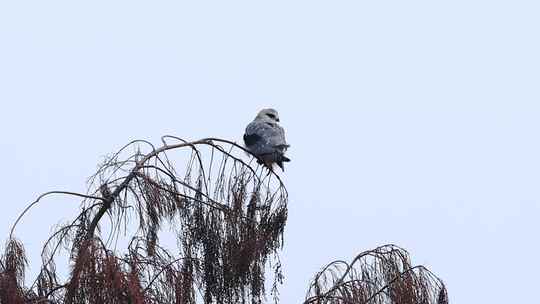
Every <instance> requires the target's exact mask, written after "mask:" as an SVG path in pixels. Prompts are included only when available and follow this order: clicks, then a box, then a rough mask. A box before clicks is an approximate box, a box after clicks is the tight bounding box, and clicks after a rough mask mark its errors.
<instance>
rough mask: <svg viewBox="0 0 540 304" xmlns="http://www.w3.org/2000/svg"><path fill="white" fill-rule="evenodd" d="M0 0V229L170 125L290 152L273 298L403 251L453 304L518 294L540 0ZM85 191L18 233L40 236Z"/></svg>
mask: <svg viewBox="0 0 540 304" xmlns="http://www.w3.org/2000/svg"><path fill="white" fill-rule="evenodd" d="M179 2H180V1H144V2H143V1H86V2H82V1H5V0H4V1H0V104H1V110H0V111H1V112H0V113H1V119H0V130H1V135H2V140H1V141H0V145H1V146H0V159H1V160H2V162H3V164H2V171H1V173H0V189H1V197H2V203H1V204H2V206H3V208H2V212H1V213H0V223H2V225H0V236H1V237H3V238H7V234H8V230H9V226H10V224H11V223H12V222H13V221H14V220H15V218H16V216H17V215H18V213H19V212H20V211H21V210H22V209H23V208H24V206H25V205H26V204H28V203H29V202H31V201H32V200H33V199H34V198H36V197H37V195H38V194H40V193H41V192H45V191H48V190H53V189H54V190H59V189H63V190H72V191H84V190H85V182H86V179H87V178H88V177H89V176H90V175H92V173H93V172H94V171H95V169H96V166H97V164H98V163H99V162H101V161H102V160H103V156H104V155H107V154H109V153H111V152H113V151H115V150H117V149H118V148H120V147H121V146H122V145H123V144H125V143H127V142H129V141H130V140H132V139H136V138H142V139H148V140H151V141H153V142H155V143H158V141H159V137H160V136H161V135H163V134H174V135H177V136H180V137H184V138H190V139H199V138H202V137H208V136H216V137H223V138H228V139H232V140H236V141H238V142H239V141H240V140H241V136H242V134H243V130H244V127H245V125H246V124H247V123H248V122H249V121H251V120H252V119H253V117H254V116H255V114H256V112H257V111H258V110H259V109H261V108H263V107H267V106H272V107H274V108H276V109H277V110H278V111H279V113H280V116H281V121H282V125H283V126H284V127H285V128H286V131H287V138H288V141H289V142H290V144H291V146H292V147H291V149H290V153H289V154H290V158H291V159H292V162H291V163H289V164H287V165H288V166H287V167H286V172H285V174H284V179H285V183H286V185H287V188H288V190H289V194H290V201H289V221H288V223H287V227H286V233H285V240H286V242H285V247H284V250H283V252H282V255H283V261H282V262H283V264H284V271H285V276H286V278H285V283H284V285H283V287H282V288H281V292H282V303H300V302H301V300H302V299H303V297H304V295H305V291H306V289H307V284H308V282H309V280H310V279H311V277H312V276H313V274H314V273H315V272H316V271H318V270H319V268H320V267H321V266H323V265H324V264H326V263H328V262H330V261H331V260H333V259H338V258H339V259H346V260H349V259H352V258H353V256H354V255H355V254H357V253H359V252H361V251H363V250H368V249H371V248H374V247H376V246H378V245H382V244H385V243H395V244H397V245H400V246H402V247H404V248H406V249H407V250H409V252H410V253H411V255H412V259H413V263H415V264H424V265H426V266H428V267H429V268H430V269H431V270H432V271H433V272H435V273H436V274H437V275H439V276H440V277H441V278H442V279H443V280H444V281H445V283H446V284H447V287H448V290H449V295H450V300H451V302H453V303H530V302H531V301H532V300H531V298H533V297H537V289H538V286H537V285H538V273H540V261H539V260H538V252H539V250H540V245H539V243H538V233H539V228H540V222H539V221H538V217H539V214H540V160H539V157H540V143H539V140H538V132H539V130H540V119H539V115H540V103H539V101H540V92H539V90H540V86H539V83H540V59H539V58H540V56H539V54H540V46H539V43H540V42H539V39H538V38H539V37H538V30H539V29H540V18H539V17H538V16H539V15H540V6H539V4H538V2H537V1H494V0H490V1H471V0H467V1H460V0H455V1H369V2H364V3H361V2H360V1H313V0H311V1H265V2H263V1H217V2H210V1H191V3H195V2H196V3H197V4H185V3H184V4H180V3H179ZM77 207H78V206H77V202H76V201H69V200H62V199H49V200H47V201H45V202H44V203H43V204H42V205H41V207H40V208H38V209H35V210H34V211H33V212H32V213H30V214H29V216H28V217H27V218H25V220H24V222H23V223H22V225H21V226H20V228H19V229H18V230H17V236H18V237H19V238H21V239H22V240H23V241H24V243H25V245H26V246H27V250H28V251H29V252H30V253H29V256H30V261H31V262H32V264H31V265H32V267H33V268H34V269H35V268H36V267H38V264H37V257H38V255H39V248H40V247H39V245H40V244H41V242H42V241H43V239H44V238H45V236H46V235H47V234H48V233H49V231H50V230H51V229H52V225H54V224H56V223H58V222H59V221H60V220H62V219H64V220H67V219H69V217H70V216H72V215H73V213H74V212H75V211H76V210H77Z"/></svg>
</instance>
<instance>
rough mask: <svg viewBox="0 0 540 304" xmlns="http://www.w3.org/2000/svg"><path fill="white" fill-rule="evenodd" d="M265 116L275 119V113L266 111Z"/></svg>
mask: <svg viewBox="0 0 540 304" xmlns="http://www.w3.org/2000/svg"><path fill="white" fill-rule="evenodd" d="M266 116H268V117H270V118H272V119H276V115H274V114H272V113H267V114H266Z"/></svg>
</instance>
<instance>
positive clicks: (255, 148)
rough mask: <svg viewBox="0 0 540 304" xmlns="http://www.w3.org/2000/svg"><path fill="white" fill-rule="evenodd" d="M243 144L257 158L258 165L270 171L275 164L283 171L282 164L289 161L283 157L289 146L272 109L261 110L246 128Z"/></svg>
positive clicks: (277, 117)
mask: <svg viewBox="0 0 540 304" xmlns="http://www.w3.org/2000/svg"><path fill="white" fill-rule="evenodd" d="M244 143H245V145H246V148H247V150H248V151H250V152H251V153H253V154H254V155H255V156H256V157H257V158H258V163H259V164H260V163H262V164H264V165H265V166H266V167H268V168H269V169H272V165H273V164H277V165H278V166H279V167H280V168H281V170H283V171H284V168H283V163H284V162H288V161H291V160H290V159H289V158H288V157H286V156H285V151H287V148H288V147H289V145H288V144H287V142H286V141H285V131H284V130H283V128H282V127H281V126H280V125H279V116H278V113H277V111H276V110H274V109H263V110H261V111H260V112H259V114H257V116H256V117H255V119H254V120H253V121H252V122H251V123H250V124H249V125H247V127H246V132H245V134H244Z"/></svg>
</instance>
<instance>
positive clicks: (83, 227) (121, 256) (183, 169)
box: [0, 136, 287, 304]
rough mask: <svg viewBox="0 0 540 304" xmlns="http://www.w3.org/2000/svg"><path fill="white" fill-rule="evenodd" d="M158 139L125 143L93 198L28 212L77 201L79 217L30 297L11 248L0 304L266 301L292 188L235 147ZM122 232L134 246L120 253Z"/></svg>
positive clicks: (96, 180)
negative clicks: (64, 265)
mask: <svg viewBox="0 0 540 304" xmlns="http://www.w3.org/2000/svg"><path fill="white" fill-rule="evenodd" d="M162 141H163V146H162V147H160V148H155V147H154V146H152V145H151V144H150V143H148V142H146V141H134V142H131V143H130V144H128V145H126V146H125V147H123V148H122V149H121V150H120V151H119V152H118V153H116V154H114V155H112V156H111V157H109V158H108V159H107V160H106V161H105V162H104V163H103V164H102V165H101V166H100V167H99V168H98V170H97V173H96V174H95V175H94V176H92V177H91V178H90V180H89V190H88V193H86V194H79V193H71V192H63V191H53V192H49V193H46V194H44V195H42V196H41V197H39V198H38V200H37V201H36V202H34V203H33V204H31V205H30V206H29V208H27V209H26V210H25V211H24V212H23V215H24V214H25V213H26V212H27V211H28V210H29V209H30V207H33V206H34V205H36V204H37V202H39V201H40V200H41V199H42V198H43V197H45V196H49V195H53V194H62V195H71V196H76V197H82V198H83V201H82V203H81V211H80V213H79V215H78V216H77V217H76V218H75V219H74V220H73V221H72V222H71V223H70V224H68V225H64V226H61V227H59V229H58V230H57V231H56V232H55V233H54V234H53V235H52V236H51V237H50V238H49V239H48V240H47V242H46V244H45V246H44V248H43V252H42V267H41V271H40V273H39V276H38V278H37V279H36V280H35V281H34V283H33V284H32V285H31V286H30V287H29V288H28V290H27V291H25V290H22V289H21V288H20V286H23V275H24V268H23V267H24V265H25V263H26V261H25V260H24V255H23V251H22V246H21V245H20V244H19V243H18V242H16V241H14V240H11V241H10V242H9V243H8V246H7V247H6V254H5V256H4V257H3V258H2V271H1V277H0V284H2V285H0V290H2V292H0V296H2V298H0V303H1V304H5V303H34V302H36V301H38V302H40V301H41V302H42V303H68V304H69V303H89V304H90V303H96V304H97V303H137V304H139V303H140V304H142V303H148V304H150V303H178V304H188V303H196V302H197V303H198V302H204V303H260V302H262V301H263V299H264V298H265V295H266V291H265V286H266V284H265V270H268V268H271V269H272V270H273V271H275V272H276V274H275V275H274V277H275V280H278V281H279V280H280V278H281V276H282V275H281V273H280V271H281V268H280V264H279V255H278V250H279V249H280V248H281V246H282V244H283V240H282V235H283V231H284V227H285V222H286V219H287V192H286V190H285V187H284V186H283V183H282V182H281V180H280V178H279V176H278V175H276V174H275V173H274V172H272V171H270V170H268V169H266V168H264V167H261V166H259V165H257V163H256V162H255V161H254V160H253V158H252V157H250V156H249V154H246V153H248V152H247V151H245V150H244V149H243V148H242V147H240V146H238V145H236V144H235V143H233V142H230V141H226V140H221V139H204V140H199V141H194V142H186V141H184V140H182V139H180V138H176V137H172V136H165V137H163V138H162ZM145 146H146V148H148V150H149V151H147V152H146V153H143V152H141V149H144V148H145ZM130 149H131V150H132V151H131V152H130V151H129V150H130ZM21 218H22V215H21V217H20V218H19V219H18V220H17V223H18V222H19V221H20V220H21ZM106 219H107V220H106ZM17 223H16V225H17ZM104 223H105V224H104ZM14 228H15V227H14ZM166 233H172V234H173V235H174V236H175V238H176V240H177V241H176V243H177V246H174V247H175V248H172V249H171V248H165V247H164V246H162V245H160V244H161V243H160V241H159V238H160V235H163V234H166ZM12 234H13V229H12ZM125 235H128V238H129V239H130V241H129V243H127V248H126V249H125V250H119V249H118V248H117V243H118V240H119V239H122V238H125ZM63 250H67V252H68V254H69V255H70V260H71V273H70V275H69V278H68V280H67V281H64V282H60V280H59V279H58V276H57V274H56V269H55V260H56V259H57V256H58V255H59V254H61V252H62V251H63ZM270 261H274V262H273V263H271V264H270V263H269V262H270ZM4 264H5V265H4ZM277 283H278V282H274V284H273V286H276V285H277ZM4 291H6V292H4ZM8 291H9V292H8ZM273 292H276V290H274V291H273ZM17 301H19V302H17Z"/></svg>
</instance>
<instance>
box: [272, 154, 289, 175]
mask: <svg viewBox="0 0 540 304" xmlns="http://www.w3.org/2000/svg"><path fill="white" fill-rule="evenodd" d="M290 161H291V159H290V158H288V157H287V156H285V155H281V158H280V159H279V161H277V162H276V164H277V165H278V166H279V167H280V168H281V171H285V167H283V163H284V162H290Z"/></svg>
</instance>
